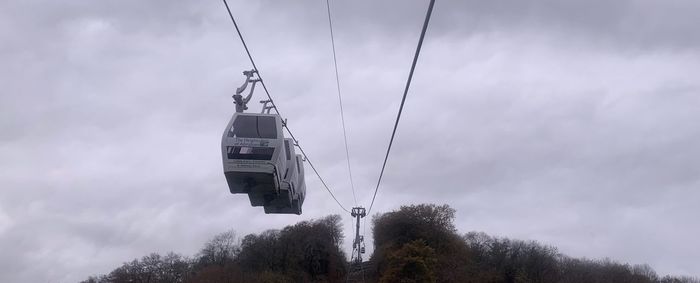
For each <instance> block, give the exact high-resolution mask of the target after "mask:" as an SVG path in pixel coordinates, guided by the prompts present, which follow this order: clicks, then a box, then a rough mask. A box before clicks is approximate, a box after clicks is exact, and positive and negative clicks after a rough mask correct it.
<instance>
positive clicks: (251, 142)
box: [233, 138, 270, 146]
mask: <svg viewBox="0 0 700 283" xmlns="http://www.w3.org/2000/svg"><path fill="white" fill-rule="evenodd" d="M233 144H234V145H237V146H270V141H268V140H264V139H247V138H237V139H236V140H235V141H234V142H233Z"/></svg>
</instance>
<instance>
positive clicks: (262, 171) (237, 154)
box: [221, 113, 287, 206]
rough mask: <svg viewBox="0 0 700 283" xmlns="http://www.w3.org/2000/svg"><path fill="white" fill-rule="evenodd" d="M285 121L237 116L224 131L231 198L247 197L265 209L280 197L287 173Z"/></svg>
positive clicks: (223, 148)
mask: <svg viewBox="0 0 700 283" xmlns="http://www.w3.org/2000/svg"><path fill="white" fill-rule="evenodd" d="M283 145H284V136H283V134H282V119H280V117H279V115H275V114H259V113H235V114H234V115H233V117H232V118H231V120H230V121H229V123H228V126H227V127H226V130H225V131H224V134H223V138H222V140H221V153H222V157H223V164H224V175H225V176H226V182H227V183H228V187H229V190H230V191H231V193H232V194H248V197H249V198H250V204H251V205H253V206H263V205H265V203H266V202H269V201H271V200H273V199H276V198H277V196H278V195H279V193H280V185H281V182H282V177H283V176H282V175H281V174H282V173H283V172H284V171H285V169H286V165H287V164H286V159H285V157H284V149H283Z"/></svg>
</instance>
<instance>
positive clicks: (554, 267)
mask: <svg viewBox="0 0 700 283" xmlns="http://www.w3.org/2000/svg"><path fill="white" fill-rule="evenodd" d="M454 214H455V211H454V209H452V208H450V207H449V206H446V205H443V206H436V205H432V204H427V205H426V204H422V205H410V206H403V207H401V208H400V209H398V210H396V211H392V212H388V213H384V214H378V215H375V216H374V217H373V224H374V229H373V236H374V244H375V250H374V253H373V254H372V257H371V259H370V264H369V270H365V275H366V276H365V278H366V281H367V282H494V283H498V282H504V283H516V282H517V283H520V282H522V283H526V282H527V283H530V282H531V283H539V282H542V283H547V282H559V283H574V282H576V283H578V282H581V283H583V282H585V283H588V282H593V283H607V282H610V283H613V282H614V283H627V282H629V283H632V282H635V283H636V282H640V283H700V280H698V279H697V278H692V277H672V276H664V277H660V276H659V275H657V274H656V272H655V271H654V270H653V269H652V268H651V267H649V266H648V265H629V264H622V263H618V262H614V261H611V260H607V259H605V260H590V259H577V258H571V257H568V256H566V255H562V254H560V253H559V252H558V251H557V249H556V248H554V247H551V246H546V245H542V244H539V243H537V242H532V241H529V242H528V241H520V240H511V239H507V238H498V237H492V236H489V235H487V234H485V233H481V232H469V233H466V234H459V233H458V231H457V230H456V228H455V226H454V224H453V220H454ZM340 221H341V217H340V216H338V215H331V216H328V217H325V218H322V219H319V220H315V221H303V222H299V223H297V224H295V225H292V226H287V227H285V228H284V229H282V230H268V231H265V232H263V233H260V234H250V235H247V236H245V237H243V238H242V239H239V238H237V237H236V234H235V233H234V232H233V231H228V232H224V233H222V234H219V235H216V236H214V237H213V238H212V239H211V240H210V241H208V242H207V243H205V244H204V246H203V247H202V249H201V251H200V252H199V253H197V254H196V255H194V256H193V257H184V256H181V255H179V254H175V253H169V254H167V255H159V254H150V255H147V256H144V257H142V258H140V259H134V260H132V261H130V262H126V263H124V264H123V265H122V266H120V267H117V268H116V269H114V270H113V271H112V272H110V273H109V274H106V275H99V276H92V277H90V278H88V279H87V280H84V281H82V282H83V283H122V282H138V283H165V282H168V283H170V282H182V283H200V282H201V283H203V282H211V283H227V282H270V283H274V282H344V281H345V280H346V276H347V275H348V272H349V271H350V270H351V267H350V266H349V264H348V262H347V260H346V254H345V253H344V252H343V251H342V249H341V244H342V241H343V232H342V229H341V225H340Z"/></svg>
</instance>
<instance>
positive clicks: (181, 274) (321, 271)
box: [82, 215, 347, 283]
mask: <svg viewBox="0 0 700 283" xmlns="http://www.w3.org/2000/svg"><path fill="white" fill-rule="evenodd" d="M342 240H343V233H342V229H341V226H340V216H338V215H332V216H328V217H325V218H323V219H320V220H316V221H304V222H300V223H297V224H295V225H292V226H287V227H285V228H284V229H282V230H268V231H266V232H263V233H261V234H258V235H255V234H251V235H247V236H245V237H243V239H242V240H238V239H237V237H236V235H235V233H234V232H233V231H229V232H225V233H222V234H219V235H217V236H215V237H214V238H213V239H211V240H210V241H209V242H207V243H206V244H205V245H204V247H203V248H202V249H201V251H200V252H199V253H198V254H197V255H195V256H194V257H193V258H187V257H183V256H181V255H178V254H174V253H169V254H167V255H165V256H161V255H158V254H151V255H148V256H145V257H143V258H141V259H135V260H133V261H131V262H127V263H124V264H123V265H122V266H120V267H118V268H117V269H115V270H113V271H112V272H110V273H109V274H106V275H101V276H93V277H90V278H88V279H87V280H85V281H82V282H83V283H126V282H131V283H179V282H182V283H205V282H206V283H229V282H230V283H233V282H270V283H273V282H280V283H283V282H341V281H342V279H344V276H345V274H346V268H347V263H346V260H345V254H344V253H343V251H342V250H341V248H340V244H341V242H342Z"/></svg>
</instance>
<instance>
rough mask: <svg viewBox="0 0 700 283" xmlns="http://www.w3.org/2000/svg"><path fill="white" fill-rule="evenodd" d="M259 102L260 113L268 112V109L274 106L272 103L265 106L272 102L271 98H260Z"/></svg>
mask: <svg viewBox="0 0 700 283" xmlns="http://www.w3.org/2000/svg"><path fill="white" fill-rule="evenodd" d="M260 103H262V105H263V107H262V111H260V113H261V114H270V110H271V109H273V108H275V106H274V105H270V106H267V104H268V103H272V100H260Z"/></svg>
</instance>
